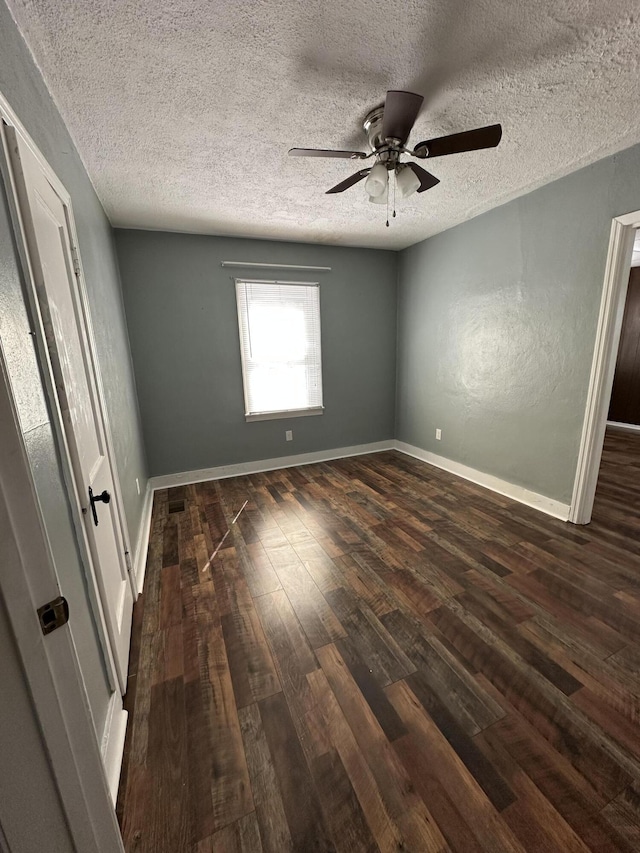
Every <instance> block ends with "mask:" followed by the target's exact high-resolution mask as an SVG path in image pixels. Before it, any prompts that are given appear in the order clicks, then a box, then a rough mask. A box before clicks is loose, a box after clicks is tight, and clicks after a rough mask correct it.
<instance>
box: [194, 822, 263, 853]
mask: <svg viewBox="0 0 640 853" xmlns="http://www.w3.org/2000/svg"><path fill="white" fill-rule="evenodd" d="M263 850H264V848H263V846H262V843H261V841H260V831H259V829H258V822H257V820H256V816H255V814H253V813H252V814H248V815H246V816H245V817H242V818H240V820H237V821H235V823H232V824H230V825H229V826H225V828H224V829H221V830H219V831H218V832H216V833H215V834H214V835H211V836H210V837H209V838H205V839H204V840H203V841H200V842H199V843H198V844H197V846H196V847H194V848H193V851H192V853H262V851H263Z"/></svg>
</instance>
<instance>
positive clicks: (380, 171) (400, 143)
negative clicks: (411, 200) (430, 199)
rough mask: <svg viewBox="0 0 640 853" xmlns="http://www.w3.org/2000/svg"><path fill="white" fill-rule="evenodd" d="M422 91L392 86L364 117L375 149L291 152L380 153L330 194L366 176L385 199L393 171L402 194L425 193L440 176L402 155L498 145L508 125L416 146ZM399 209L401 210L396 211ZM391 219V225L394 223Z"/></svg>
mask: <svg viewBox="0 0 640 853" xmlns="http://www.w3.org/2000/svg"><path fill="white" fill-rule="evenodd" d="M422 101H423V97H422V95H416V94H415V93H413V92H402V91H399V90H397V89H391V90H390V91H388V92H387V97H386V99H385V102H384V104H382V105H381V106H379V107H376V108H375V109H374V110H371V112H370V113H369V114H368V115H367V117H366V118H365V120H364V124H363V126H364V132H365V134H366V135H367V138H368V140H369V147H370V148H371V151H370V152H369V153H368V154H367V153H365V152H364V151H332V150H326V149H322V148H291V149H290V150H289V155H290V156H291V157H343V158H345V159H349V160H368V159H369V158H370V157H375V163H374V165H373V166H371V167H369V168H368V169H360V171H359V172H356V173H355V174H354V175H351V176H350V177H349V178H346V179H345V180H344V181H341V182H340V183H339V184H336V186H335V187H331V189H330V190H327V194H331V193H341V192H344V191H345V190H348V189H349V187H352V186H353V185H354V184H357V183H358V182H359V181H362V180H364V179H365V178H366V181H365V185H364V186H365V189H366V191H367V193H368V194H369V200H370V201H372V202H374V203H378V204H385V203H387V200H388V193H389V174H390V173H394V174H395V176H396V186H397V189H398V191H399V193H400V196H401V197H402V198H407V197H408V196H410V195H412V194H413V193H414V192H419V193H423V192H425V191H426V190H430V189H432V187H435V186H436V184H439V183H440V181H439V180H438V178H436V177H435V175H432V174H431V173H430V172H427V170H426V169H423V168H422V166H419V165H418V164H417V163H412V162H402V161H401V160H400V157H401V155H402V154H406V155H408V156H409V157H415V158H416V159H419V160H427V159H429V158H431V157H444V156H445V155H447V154H460V153H462V152H463V151H479V150H480V149H482V148H495V147H496V146H497V145H498V143H499V142H500V139H501V137H502V127H501V125H499V124H492V125H489V126H488V127H479V128H477V129H476V130H467V131H464V132H462V133H452V134H450V135H449V136H440V137H437V138H436V139H427V140H425V141H424V142H419V143H418V144H417V145H416V146H414V148H413V149H411V148H407V147H406V144H407V140H408V139H409V134H410V133H411V130H412V128H413V125H414V122H415V120H416V118H417V117H418V113H419V112H420V107H421V106H422ZM394 215H395V212H394ZM388 224H389V223H388V221H387V225H388Z"/></svg>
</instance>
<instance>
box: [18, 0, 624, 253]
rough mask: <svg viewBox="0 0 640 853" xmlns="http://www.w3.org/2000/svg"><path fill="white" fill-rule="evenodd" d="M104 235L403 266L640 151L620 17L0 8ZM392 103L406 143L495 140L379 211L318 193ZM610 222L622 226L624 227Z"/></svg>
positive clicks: (137, 5) (190, 0)
mask: <svg viewBox="0 0 640 853" xmlns="http://www.w3.org/2000/svg"><path fill="white" fill-rule="evenodd" d="M9 6H10V9H11V11H12V13H13V15H14V17H15V19H16V21H17V23H18V26H19V27H20V29H21V31H22V33H23V34H24V37H25V39H26V41H27V43H28V45H29V46H30V48H31V50H32V52H33V54H34V57H35V59H36V62H37V63H38V65H39V67H40V69H41V71H42V73H43V76H44V78H45V81H46V82H47V85H48V86H49V88H50V90H51V93H52V95H53V97H54V99H55V100H56V102H57V104H58V106H59V108H60V111H61V112H62V115H63V117H64V119H65V121H66V123H67V125H68V127H69V130H70V132H71V134H72V135H73V137H74V139H75V142H76V144H77V147H78V150H79V152H80V154H81V156H82V157H83V159H84V162H85V165H86V167H87V170H88V172H89V175H90V177H91V179H92V181H93V183H94V185H95V188H96V190H97V193H98V195H99V197H100V199H101V201H102V203H103V205H104V207H105V210H106V212H107V215H108V216H109V218H110V220H111V222H112V224H113V225H114V226H121V227H137V228H157V229H165V230H176V231H192V232H202V233H210V234H228V235H239V236H245V237H263V238H273V239H287V240H300V241H310V242H326V243H335V244H345V245H353V246H370V247H376V248H377V247H382V248H390V249H401V248H404V247H406V246H408V245H411V244H413V243H416V242H418V241H420V240H423V239H424V238H426V237H429V236H431V235H432V234H435V233H437V232H439V231H442V230H444V229H446V228H449V227H451V226H452V225H455V224H457V223H459V222H461V221H464V220H466V219H469V218H470V217H472V216H474V215H476V214H478V213H480V212H482V211H484V210H487V209H489V208H491V207H494V206H495V205H497V204H500V203H502V202H504V201H507V200H508V199H510V198H513V197H515V196H517V195H521V194H522V193H524V192H526V191H528V190H530V189H533V188H535V187H538V186H540V185H542V184H544V183H547V182H548V181H551V180H553V179H554V178H557V177H560V176H561V175H563V174H566V173H567V172H570V171H572V170H574V169H576V168H579V167H580V166H584V165H587V164H588V163H590V162H592V161H594V160H597V159H599V158H600V157H603V156H606V155H608V154H611V153H614V152H615V151H618V150H621V149H623V148H626V147H629V146H630V145H632V144H634V143H636V142H638V141H640V111H639V110H638V102H639V97H640V77H639V74H638V57H639V51H638V44H640V23H639V19H640V4H639V3H638V2H637V0H635V2H633V1H632V2H628V0H607V2H606V3H604V2H598V1H597V0H564V2H563V0H537V2H535V3H527V2H525V0H479V1H478V2H470V0H430V2H429V0H427V2H425V0H385V2H380V3H372V2H371V0H350V2H348V3H345V2H343V0H340V2H338V0H305V2H299V0H215V2H211V1H210V0H173V2H157V0H136V2H134V0H129V2H124V0H75V2H71V3H69V2H67V0H9ZM389 88H406V89H409V90H412V91H417V92H420V93H421V94H423V95H425V105H424V107H423V110H422V112H421V114H420V116H419V118H418V121H417V123H416V126H415V128H414V132H413V134H412V136H411V138H410V142H411V141H412V142H414V143H415V142H417V141H420V140H422V139H426V138H429V137H432V136H438V135H441V134H445V133H451V132H455V131H459V130H467V129H469V128H473V127H477V126H480V125H484V124H490V123H493V122H496V121H500V122H502V124H503V127H504V136H503V141H502V143H501V145H500V147H499V148H498V149H497V150H495V151H487V152H475V153H467V154H461V155H457V156H454V157H446V158H442V159H437V160H433V161H431V163H430V164H428V165H429V168H430V169H431V170H432V171H433V173H434V174H435V175H436V176H437V177H438V178H440V180H441V183H440V184H439V186H437V187H436V188H435V189H433V190H431V191H429V192H427V193H425V194H423V195H421V196H413V197H412V198H410V199H409V200H407V201H401V200H398V206H397V209H398V216H397V218H396V219H395V220H392V225H391V227H390V228H386V227H385V211H384V208H383V207H380V206H378V205H372V204H370V203H369V202H368V201H367V196H366V194H365V192H364V190H363V188H362V186H361V185H359V186H356V187H354V188H352V189H351V190H348V191H347V192H345V193H344V194H342V195H333V196H327V195H325V194H324V192H325V190H327V189H328V188H329V187H331V186H332V185H333V184H335V183H337V182H338V181H339V180H341V179H342V178H345V177H347V175H349V174H350V173H351V171H355V170H356V169H357V168H359V167H358V166H357V164H355V163H352V162H350V161H348V160H321V159H318V160H304V159H293V158H289V157H288V156H287V149H288V148H290V147H292V146H301V147H327V148H329V147H335V148H342V147H352V146H358V147H360V145H364V144H365V137H364V135H363V134H362V133H361V122H362V118H363V117H364V115H365V114H366V113H367V112H368V110H369V109H371V108H372V107H374V106H376V105H377V104H378V103H380V102H381V101H382V100H383V98H384V93H385V91H386V90H387V89H389ZM622 212H624V211H621V213H622Z"/></svg>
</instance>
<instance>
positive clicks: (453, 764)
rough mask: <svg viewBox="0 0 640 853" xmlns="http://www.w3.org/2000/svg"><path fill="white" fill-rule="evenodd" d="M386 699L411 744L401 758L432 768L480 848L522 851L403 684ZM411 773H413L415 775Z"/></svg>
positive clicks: (504, 852) (391, 688)
mask: <svg viewBox="0 0 640 853" xmlns="http://www.w3.org/2000/svg"><path fill="white" fill-rule="evenodd" d="M386 692H387V696H389V698H390V699H391V702H392V703H393V705H394V707H395V708H396V710H397V711H398V713H399V715H400V717H401V718H402V720H403V721H404V723H405V725H406V726H407V728H408V730H409V732H410V735H411V744H410V747H409V746H408V747H407V749H406V751H405V753H404V755H405V759H406V758H407V756H412V760H411V763H410V765H409V767H408V771H409V773H412V768H413V766H414V762H415V763H416V765H418V767H419V766H420V764H422V763H424V764H426V765H427V766H429V767H431V768H433V770H434V772H435V773H436V774H437V777H438V779H439V781H440V784H441V785H442V787H443V788H444V790H445V791H446V793H447V795H448V796H449V798H451V799H452V800H453V801H454V802H455V803H456V805H457V808H458V810H459V811H460V813H461V814H462V816H463V819H464V820H465V822H466V823H467V825H468V826H469V827H470V828H471V830H472V832H473V834H474V835H475V836H476V838H477V839H478V841H479V842H480V845H481V846H484V848H485V849H487V850H491V851H493V853H507V851H508V853H522V851H523V849H525V848H523V847H522V846H521V844H520V842H519V841H518V840H517V838H516V837H515V835H514V834H513V832H512V831H511V829H510V828H509V826H508V825H507V824H506V823H505V821H504V820H503V819H502V818H501V817H500V815H499V814H498V812H497V811H496V809H495V808H494V806H493V805H492V804H491V802H490V800H489V799H488V797H487V796H486V794H485V792H484V791H483V790H482V789H481V788H480V786H479V785H478V784H477V782H476V780H475V779H474V777H473V775H472V774H471V773H470V772H469V771H468V770H467V768H466V767H465V765H464V763H463V762H462V760H461V759H460V758H459V757H458V755H457V754H456V753H455V752H454V751H452V750H451V749H449V745H448V742H447V740H446V739H445V737H444V735H443V734H442V733H441V732H440V730H439V729H438V727H437V726H436V725H435V724H434V723H433V721H432V720H431V718H430V716H428V715H425V714H424V713H423V710H422V705H421V703H420V702H419V700H418V699H417V698H416V697H415V695H414V694H413V692H412V691H411V690H410V689H409V687H408V686H407V684H406V683H405V682H404V681H399V682H397V683H396V684H392V685H390V686H389V687H387V691H386ZM415 772H416V771H415V769H414V770H413V773H415Z"/></svg>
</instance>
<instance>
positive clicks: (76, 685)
mask: <svg viewBox="0 0 640 853" xmlns="http://www.w3.org/2000/svg"><path fill="white" fill-rule="evenodd" d="M0 435H1V436H2V441H0V508H1V509H2V513H0V515H1V516H2V518H3V519H4V520H3V521H2V544H3V550H4V549H7V553H8V554H9V552H10V557H11V558H10V559H7V560H6V561H5V562H3V570H2V572H0V597H1V598H2V599H3V601H4V604H5V610H6V614H7V618H8V620H9V624H10V626H11V629H12V631H13V634H14V637H15V640H16V646H17V650H18V654H19V657H20V662H21V664H22V667H23V672H24V677H25V682H26V684H27V686H28V689H29V692H30V694H31V698H32V703H33V710H34V713H35V715H36V718H37V720H38V723H39V725H40V728H41V732H42V737H43V740H44V748H45V749H46V753H47V763H48V765H49V768H50V773H51V777H52V779H53V781H54V784H55V787H56V789H57V791H58V794H59V808H60V811H61V814H62V816H63V818H64V820H65V821H66V823H67V826H68V828H69V831H70V834H71V837H72V839H73V843H74V849H75V850H77V851H78V853H81V851H82V853H84V852H85V851H86V853H107V851H108V853H124V847H123V844H122V837H121V835H120V830H119V827H118V822H117V820H116V815H115V811H114V808H113V801H112V798H111V795H110V791H109V784H108V780H107V776H106V771H105V767H104V764H103V756H102V755H101V751H100V747H99V745H98V741H97V739H96V732H95V728H94V725H93V719H92V716H91V710H90V708H89V702H88V699H87V694H86V690H85V687H84V681H83V678H82V673H81V671H80V667H79V663H78V658H77V655H76V652H75V648H74V645H73V639H72V637H71V632H70V631H69V628H68V627H67V626H63V627H61V628H59V629H57V630H56V631H54V632H53V633H51V634H49V635H47V636H44V635H43V633H42V631H41V629H40V623H39V620H38V617H37V613H36V608H37V607H39V606H41V605H42V604H44V603H45V601H46V600H47V599H48V598H53V597H54V596H55V595H56V594H57V593H58V592H59V589H58V582H57V577H56V573H55V566H54V563H53V558H52V555H51V551H50V548H49V543H48V539H47V534H46V531H45V529H44V527H43V522H42V517H41V515H40V510H39V506H38V499H37V496H36V493H35V488H34V484H33V479H32V475H31V470H30V467H29V461H28V457H27V453H26V448H25V446H24V441H23V437H22V433H21V430H20V426H19V420H18V414H17V412H16V409H15V404H14V400H13V395H12V391H11V385H10V380H9V376H8V373H7V370H6V366H5V360H4V353H3V351H2V347H1V346H0ZM39 596H43V599H42V600H41V599H40V598H39ZM39 748H40V749H42V744H40V746H39ZM33 784H34V785H35V786H37V784H38V779H37V778H34V780H33Z"/></svg>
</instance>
